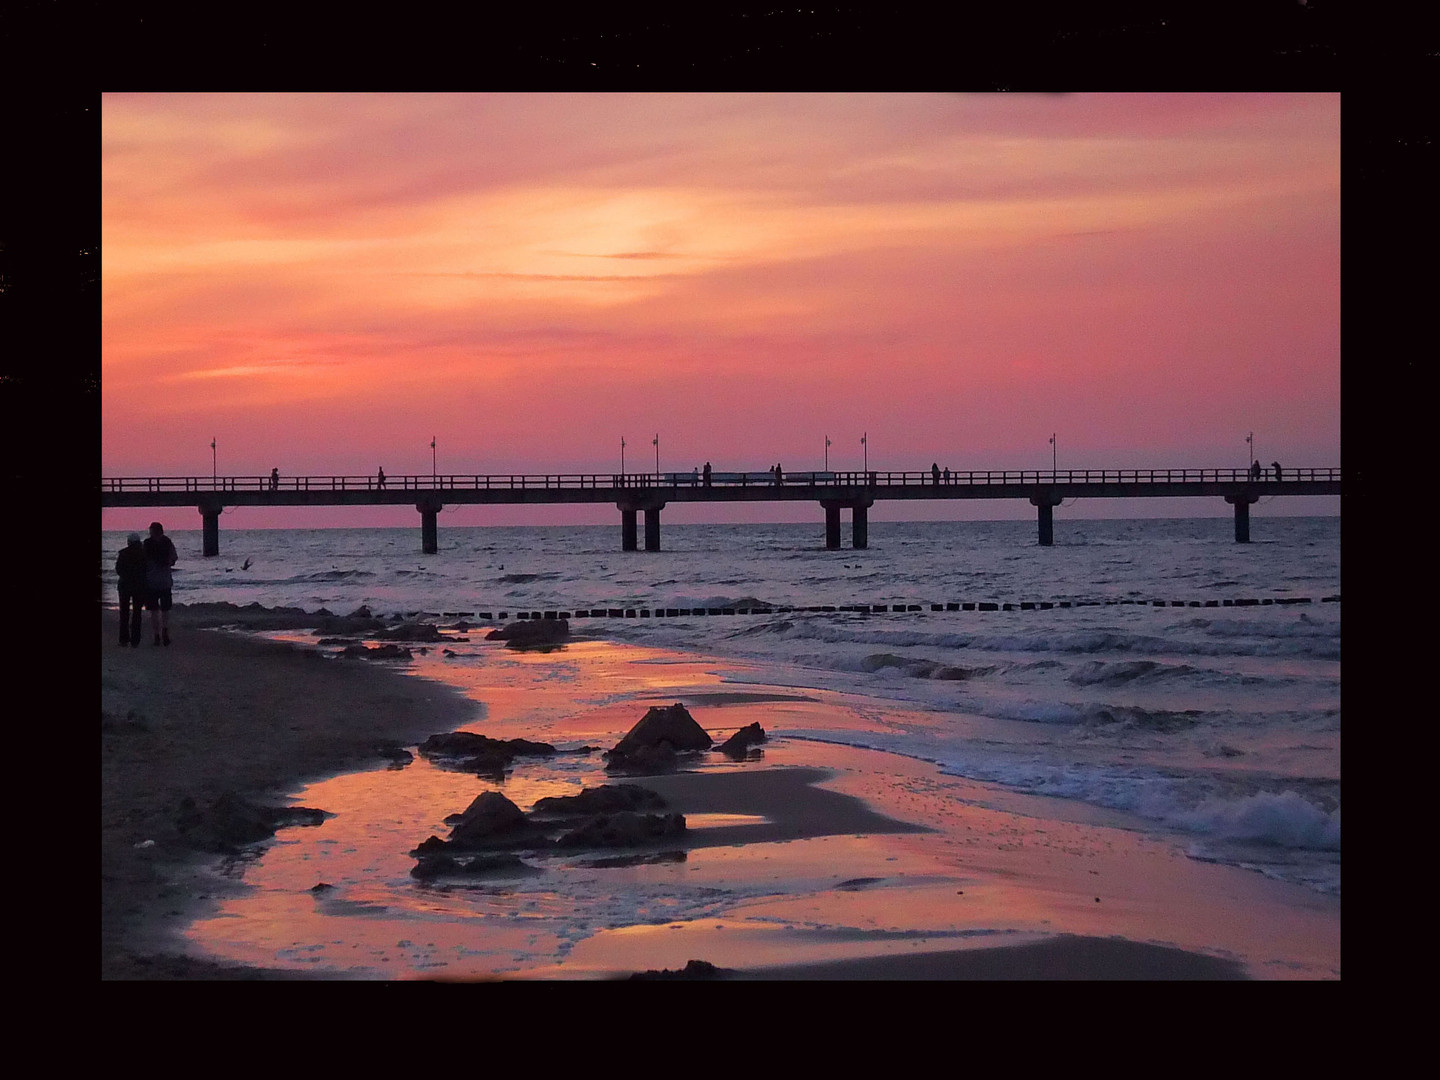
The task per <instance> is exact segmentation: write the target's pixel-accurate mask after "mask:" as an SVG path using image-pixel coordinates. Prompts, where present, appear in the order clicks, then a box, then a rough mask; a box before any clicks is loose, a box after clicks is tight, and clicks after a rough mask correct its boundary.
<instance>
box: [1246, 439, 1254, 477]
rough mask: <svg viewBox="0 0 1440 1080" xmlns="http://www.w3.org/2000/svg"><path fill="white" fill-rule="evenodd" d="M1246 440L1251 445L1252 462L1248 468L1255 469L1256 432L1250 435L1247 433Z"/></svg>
mask: <svg viewBox="0 0 1440 1080" xmlns="http://www.w3.org/2000/svg"><path fill="white" fill-rule="evenodd" d="M1245 441H1246V442H1247V443H1248V444H1249V445H1250V464H1249V465H1248V466H1247V468H1252V469H1253V468H1254V467H1255V433H1254V432H1253V431H1252V432H1250V434H1249V435H1246V436H1245Z"/></svg>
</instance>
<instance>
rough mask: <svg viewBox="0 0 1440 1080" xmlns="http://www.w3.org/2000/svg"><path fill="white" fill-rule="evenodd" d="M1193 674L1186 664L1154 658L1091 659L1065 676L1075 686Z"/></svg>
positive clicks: (1149, 680) (1150, 679) (1115, 683)
mask: <svg viewBox="0 0 1440 1080" xmlns="http://www.w3.org/2000/svg"><path fill="white" fill-rule="evenodd" d="M1193 674H1195V668H1193V667H1191V666H1189V665H1188V664H1162V663H1160V662H1158V661H1156V660H1121V661H1118V662H1112V661H1105V660H1091V661H1088V662H1087V663H1085V664H1082V665H1081V666H1080V667H1078V668H1076V669H1075V670H1074V671H1072V672H1070V674H1069V675H1067V676H1066V679H1067V680H1068V681H1069V682H1072V683H1075V684H1076V685H1077V686H1124V685H1125V684H1127V683H1133V682H1158V681H1160V680H1162V679H1167V678H1178V677H1183V676H1187V675H1193Z"/></svg>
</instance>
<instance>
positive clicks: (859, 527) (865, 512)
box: [850, 506, 870, 548]
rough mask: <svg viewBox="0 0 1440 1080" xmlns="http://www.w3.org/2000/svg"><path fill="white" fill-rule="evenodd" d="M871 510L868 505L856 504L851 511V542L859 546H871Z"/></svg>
mask: <svg viewBox="0 0 1440 1080" xmlns="http://www.w3.org/2000/svg"><path fill="white" fill-rule="evenodd" d="M869 521H870V510H869V507H867V506H856V507H855V508H854V509H853V510H851V511H850V529H851V534H852V539H851V541H850V542H851V543H852V544H853V545H854V546H855V547H857V548H868V547H869V546H870V524H869Z"/></svg>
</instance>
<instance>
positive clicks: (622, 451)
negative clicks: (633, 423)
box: [620, 435, 625, 481]
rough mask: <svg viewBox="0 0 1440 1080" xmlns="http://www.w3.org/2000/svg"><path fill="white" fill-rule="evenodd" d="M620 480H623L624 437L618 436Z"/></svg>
mask: <svg viewBox="0 0 1440 1080" xmlns="http://www.w3.org/2000/svg"><path fill="white" fill-rule="evenodd" d="M620 479H621V480H622V481H623V480H624V479H625V436H624V435H621V436H620Z"/></svg>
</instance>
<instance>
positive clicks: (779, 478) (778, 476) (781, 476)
mask: <svg viewBox="0 0 1440 1080" xmlns="http://www.w3.org/2000/svg"><path fill="white" fill-rule="evenodd" d="M783 483H785V473H784V472H783V471H782V470H781V468H780V463H779V462H778V461H777V462H776V463H775V486H776V487H779V486H780V485H781V484H783Z"/></svg>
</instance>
